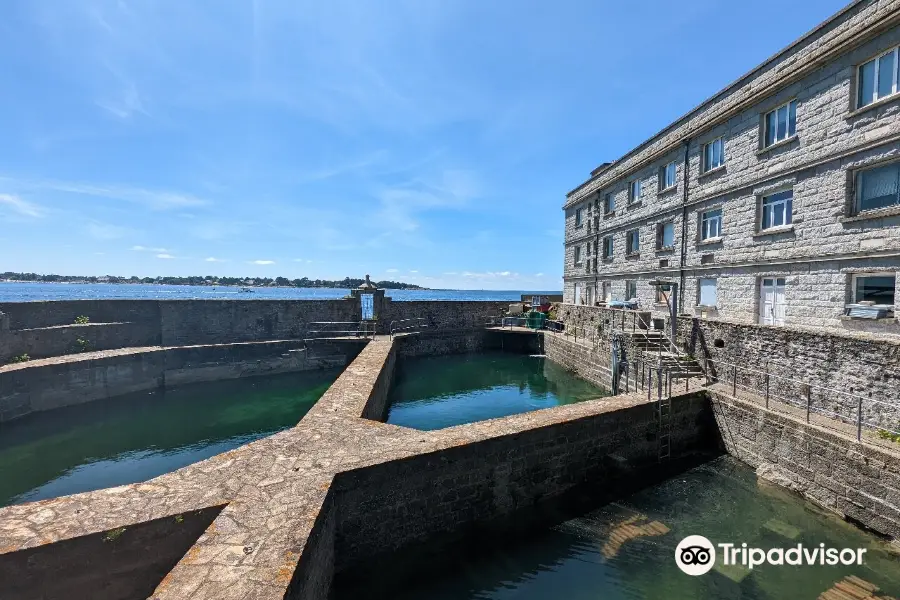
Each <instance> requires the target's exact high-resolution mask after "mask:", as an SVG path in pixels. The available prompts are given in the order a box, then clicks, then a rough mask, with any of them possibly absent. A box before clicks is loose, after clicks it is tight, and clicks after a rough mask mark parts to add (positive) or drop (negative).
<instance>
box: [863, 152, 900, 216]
mask: <svg viewBox="0 0 900 600" xmlns="http://www.w3.org/2000/svg"><path fill="white" fill-rule="evenodd" d="M898 194H900V163H891V164H889V165H884V166H882V167H876V168H874V169H866V170H865V171H860V172H859V173H857V174H856V200H855V202H854V212H857V213H860V212H865V211H867V210H877V209H879V208H887V207H889V206H897V205H898V204H900V196H898Z"/></svg>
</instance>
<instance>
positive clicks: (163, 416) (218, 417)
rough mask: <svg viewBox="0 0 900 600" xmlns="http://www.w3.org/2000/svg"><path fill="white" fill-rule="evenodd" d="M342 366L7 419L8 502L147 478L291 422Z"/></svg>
mask: <svg viewBox="0 0 900 600" xmlns="http://www.w3.org/2000/svg"><path fill="white" fill-rule="evenodd" d="M339 374H340V370H339V369H329V370H325V371H310V372H303V373H289V374H284V375H272V376H264V377H253V378H247V379H235V380H228V381H217V382H212V383H199V384H191V385H185V386H180V387H176V388H170V389H164V390H153V391H150V392H139V393H134V394H127V395H123V396H118V397H116V398H109V399H106V400H99V401H96V402H89V403H86V404H82V405H78V406H69V407H66V408H61V409H57V410H52V411H48V412H44V413H36V414H32V415H28V416H26V417H23V418H22V419H18V420H15V421H12V422H10V423H5V424H0V506H6V505H9V504H17V503H20V502H31V501H34V500H42V499H44V498H53V497H56V496H63V495H67V494H75V493H78V492H87V491H91V490H97V489H101V488H106V487H111V486H116V485H123V484H126V483H135V482H138V481H145V480H147V479H150V478H152V477H156V476H157V475H162V474H163V473H168V472H170V471H174V470H176V469H179V468H181V467H183V466H185V465H189V464H191V463H194V462H197V461H199V460H203V459H205V458H209V457H210V456H214V455H216V454H219V453H221V452H225V451H227V450H231V449H233V448H236V447H238V446H241V445H243V444H246V443H248V442H252V441H254V440H257V439H259V438H262V437H265V436H267V435H271V434H272V433H275V432H277V431H280V430H282V429H286V428H288V427H292V426H293V425H296V424H297V422H298V421H299V420H300V419H301V418H302V417H303V415H305V414H306V412H307V411H308V410H309V409H310V408H311V407H312V406H313V404H315V402H316V400H318V399H319V398H320V397H321V396H322V394H323V393H325V390H327V389H328V386H330V385H331V383H332V382H333V381H334V380H335V379H337V377H338V375H339Z"/></svg>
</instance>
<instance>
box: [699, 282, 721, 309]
mask: <svg viewBox="0 0 900 600" xmlns="http://www.w3.org/2000/svg"><path fill="white" fill-rule="evenodd" d="M697 287H698V290H699V297H698V302H697V304H698V305H700V306H716V305H717V304H718V302H719V297H718V294H717V293H716V280H715V279H699V280H698V282H697Z"/></svg>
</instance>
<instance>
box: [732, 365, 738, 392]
mask: <svg viewBox="0 0 900 600" xmlns="http://www.w3.org/2000/svg"><path fill="white" fill-rule="evenodd" d="M731 381H732V383H733V385H732V386H731V395H732V396H734V397H735V398H737V365H734V377H733V378H732V380H731Z"/></svg>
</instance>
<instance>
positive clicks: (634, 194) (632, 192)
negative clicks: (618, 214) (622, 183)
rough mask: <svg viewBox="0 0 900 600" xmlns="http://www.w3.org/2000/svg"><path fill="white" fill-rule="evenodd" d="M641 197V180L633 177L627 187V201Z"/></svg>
mask: <svg viewBox="0 0 900 600" xmlns="http://www.w3.org/2000/svg"><path fill="white" fill-rule="evenodd" d="M640 199H641V180H640V179H635V180H634V181H632V182H631V186H630V187H629V188H628V201H629V202H637V201H638V200H640Z"/></svg>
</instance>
